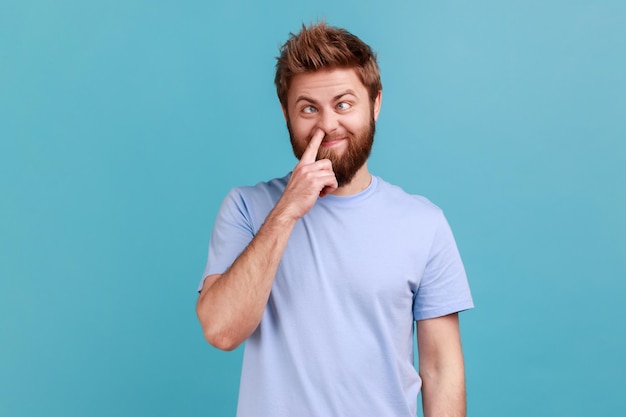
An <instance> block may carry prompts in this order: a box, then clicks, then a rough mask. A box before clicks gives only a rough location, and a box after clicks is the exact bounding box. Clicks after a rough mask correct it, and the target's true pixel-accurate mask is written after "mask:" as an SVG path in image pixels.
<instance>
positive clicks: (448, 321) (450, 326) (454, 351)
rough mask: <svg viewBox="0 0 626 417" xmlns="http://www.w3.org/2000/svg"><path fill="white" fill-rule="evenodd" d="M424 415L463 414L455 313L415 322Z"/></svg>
mask: <svg viewBox="0 0 626 417" xmlns="http://www.w3.org/2000/svg"><path fill="white" fill-rule="evenodd" d="M417 343H418V351H419V373H420V377H421V378H422V404H423V408H424V417H465V415H466V405H465V368H464V364H463V352H462V349H461V337H460V333H459V317H458V314H456V313H454V314H450V315H447V316H443V317H438V318H434V319H429V320H420V321H418V322H417Z"/></svg>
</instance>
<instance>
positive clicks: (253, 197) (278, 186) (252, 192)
mask: <svg viewBox="0 0 626 417" xmlns="http://www.w3.org/2000/svg"><path fill="white" fill-rule="evenodd" d="M289 175H290V174H288V175H286V176H284V177H281V178H274V179H272V180H269V181H262V182H259V183H257V184H256V185H246V186H239V187H235V188H232V189H231V190H230V192H229V193H228V195H227V197H226V198H227V199H230V200H235V201H257V200H259V201H258V202H261V201H263V200H268V199H269V200H275V199H277V197H280V196H281V195H282V193H283V191H284V190H285V186H286V185H287V181H288V180H289Z"/></svg>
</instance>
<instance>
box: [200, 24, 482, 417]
mask: <svg viewBox="0 0 626 417" xmlns="http://www.w3.org/2000/svg"><path fill="white" fill-rule="evenodd" d="M275 84H276V89H277V94H278V98H279V100H280V104H281V107H282V111H283V114H284V116H285V120H286V122H287V128H288V131H289V136H290V138H291V144H292V147H293V151H294V154H295V155H296V157H297V158H298V159H299V162H298V163H297V164H296V166H295V167H294V169H293V171H292V172H291V173H289V174H288V175H286V176H284V177H282V178H277V179H274V180H271V181H268V182H262V183H259V184H257V185H255V186H252V187H239V188H235V189H234V190H232V191H231V192H230V193H229V194H228V196H227V197H226V199H225V200H224V202H223V204H222V206H221V208H220V211H219V214H218V217H217V220H216V223H215V226H214V229H213V233H212V236H211V241H210V244H209V255H208V261H207V265H206V268H205V271H204V274H203V277H202V281H201V283H200V286H199V291H200V296H199V299H198V304H197V314H198V318H199V320H200V323H201V325H202V329H203V331H204V335H205V337H206V339H207V340H208V342H209V343H210V344H212V345H213V346H215V347H217V348H219V349H223V350H232V349H235V348H236V347H237V346H239V345H240V344H241V343H243V342H244V341H245V342H246V345H245V351H244V363H243V370H242V375H241V384H240V390H239V402H238V407H237V415H238V416H239V417H248V416H268V417H278V416H288V417H294V416H298V417H302V416H323V417H329V416H377V417H383V416H384V417H389V416H415V415H416V413H417V397H418V394H419V392H420V389H421V391H422V401H423V409H424V415H425V416H426V417H435V416H442V417H443V416H448V417H452V416H455V417H457V416H465V376H464V364H463V354H462V349H461V341H460V334H459V333H460V332H459V321H458V312H460V311H462V310H466V309H469V308H472V307H473V303H472V298H471V294H470V291H469V287H468V283H467V279H466V276H465V271H464V268H463V264H462V262H461V259H460V256H459V253H458V250H457V247H456V244H455V241H454V238H453V236H452V233H451V231H450V228H449V226H448V223H447V221H446V219H445V217H444V216H443V214H442V211H441V210H440V209H439V208H438V207H437V206H435V205H434V204H432V203H431V202H430V201H428V200H427V199H426V198H424V197H421V196H415V195H409V194H407V193H405V192H404V191H403V190H402V189H400V188H399V187H397V186H394V185H391V184H389V183H387V182H385V181H384V180H383V179H381V178H379V177H376V176H373V175H372V174H370V172H369V170H368V168H367V159H368V157H369V155H370V151H371V148H372V144H373V140H374V130H375V123H376V120H377V118H378V114H379V112H380V108H381V99H382V84H381V81H380V72H379V68H378V64H377V62H376V56H375V54H374V53H373V52H372V50H371V48H370V47H369V46H368V45H367V44H365V43H364V42H363V41H361V40H360V39H359V38H358V37H356V36H354V35H352V34H351V33H349V32H348V31H346V30H344V29H340V28H335V27H330V26H327V25H326V24H324V23H320V24H315V25H311V26H309V27H306V26H303V27H302V29H301V31H300V32H299V33H298V34H295V35H294V34H292V35H291V36H290V38H289V40H288V41H287V42H286V43H285V44H284V45H283V46H282V48H281V50H280V56H279V58H278V62H277V65H276V77H275ZM415 339H416V340H417V345H418V353H419V371H418V370H416V368H415V366H414V358H413V346H414V340H415Z"/></svg>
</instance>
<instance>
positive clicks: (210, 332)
mask: <svg viewBox="0 0 626 417" xmlns="http://www.w3.org/2000/svg"><path fill="white" fill-rule="evenodd" d="M202 330H203V333H204V338H205V339H206V341H207V342H209V344H210V345H211V346H213V347H215V348H217V349H219V350H223V351H226V352H230V351H233V350H235V349H237V348H238V347H239V345H241V343H242V342H243V341H242V340H239V339H237V338H235V337H233V335H232V334H230V332H228V331H224V330H222V329H216V328H215V326H208V325H206V326H205V325H203V326H202Z"/></svg>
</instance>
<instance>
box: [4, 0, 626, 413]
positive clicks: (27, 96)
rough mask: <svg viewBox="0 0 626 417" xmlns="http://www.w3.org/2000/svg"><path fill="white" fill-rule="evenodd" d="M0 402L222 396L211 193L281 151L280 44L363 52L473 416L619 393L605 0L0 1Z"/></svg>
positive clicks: (615, 123) (619, 202) (385, 146)
mask: <svg viewBox="0 0 626 417" xmlns="http://www.w3.org/2000/svg"><path fill="white" fill-rule="evenodd" d="M1 6H2V7H1V8H0V170H1V175H0V190H1V200H0V236H1V237H0V245H1V246H0V415H1V416H15V417H23V416H68V417H69V416H94V417H96V416H110V415H122V416H230V415H233V414H234V410H235V406H236V395H237V388H238V380H239V371H240V361H241V349H239V350H237V351H236V352H234V353H224V352H219V351H217V350H216V349H214V348H212V347H210V346H209V345H208V344H206V343H205V342H204V339H203V337H202V334H201V331H200V328H199V325H198V324H197V322H196V318H195V311H194V308H195V300H196V292H195V290H196V285H197V284H198V280H199V279H200V275H201V273H202V270H203V267H204V262H205V256H206V247H207V243H208V238H209V234H210V232H211V227H212V223H213V220H214V217H215V214H216V211H217V209H218V206H219V203H220V202H221V200H222V198H223V197H224V195H225V194H226V192H227V191H228V190H229V189H230V188H231V187H233V186H236V185H242V184H253V183H256V182H258V181H260V180H265V179H269V178H272V177H275V176H279V175H283V174H284V173H286V172H287V171H289V170H290V169H291V168H292V166H293V165H294V163H295V159H294V158H293V155H292V154H291V150H290V147H289V144H288V138H287V133H286V129H285V126H284V121H283V119H282V114H281V112H280V109H279V104H278V100H277V99H276V97H275V90H274V86H273V83H272V80H273V71H274V57H275V56H276V55H277V50H278V46H279V45H280V44H281V43H282V42H284V41H285V40H286V38H287V35H288V33H289V32H291V31H297V30H299V26H300V24H301V22H309V21H316V20H317V19H319V18H322V17H325V18H326V19H327V21H328V22H329V23H330V24H333V25H339V26H345V27H347V28H348V29H349V30H350V31H352V32H353V33H355V34H356V35H358V36H360V37H361V38H362V39H363V40H365V41H366V42H368V43H369V44H370V45H371V46H372V47H373V48H374V49H375V50H376V51H378V54H379V61H380V66H381V70H382V76H383V85H384V94H383V107H382V112H381V115H380V118H379V123H378V133H377V137H376V144H375V146H374V151H373V156H372V158H371V162H370V168H371V170H372V171H373V172H374V173H375V174H377V175H380V176H382V177H384V178H385V179H386V180H388V181H390V182H393V183H396V184H399V185H401V186H402V187H404V188H405V189H406V190H407V191H409V192H412V193H419V194H423V195H426V196H427V197H429V198H430V199H431V200H432V201H434V202H435V203H436V204H438V205H440V206H441V207H443V208H444V210H445V212H446V214H447V216H448V219H449V221H450V223H451V225H452V227H453V230H454V231H455V235H456V237H457V241H458V245H459V247H460V250H461V253H462V255H463V258H464V261H465V263H466V268H467V271H468V275H469V277H470V281H471V285H472V289H473V293H474V297H475V302H476V305H477V308H476V309H475V310H473V311H471V312H467V313H464V314H463V315H462V331H463V342H464V348H465V354H466V362H467V389H468V404H469V415H470V416H481V417H491V416H493V417H496V416H509V417H516V416H550V417H552V416H589V415H595V416H602V415H616V414H620V413H621V412H623V410H624V409H626V399H625V398H626V397H625V396H624V395H623V390H624V387H625V386H624V375H625V374H626V359H625V357H624V352H626V331H625V330H626V329H625V324H624V323H625V322H624V319H625V318H626V317H625V313H624V310H623V308H622V305H621V303H622V302H623V300H624V299H625V298H626V260H625V259H626V256H625V255H626V238H625V235H626V219H625V213H626V191H625V190H626V187H625V185H624V182H625V181H624V180H625V177H626V175H625V169H626V168H625V167H626V145H625V139H626V122H625V120H626V117H625V116H626V81H625V80H626V75H625V74H626V53H625V51H626V30H625V28H626V3H625V2H623V1H618V0H615V1H609V0H595V1H591V0H588V1H584V0H547V1H546V0H543V1H539V0H529V1H502V0H492V1H488V0H477V1H473V2H466V1H459V0H457V1H445V0H444V1H388V2H380V1H377V2H373V1H365V0H359V1H351V0H349V1H345V2H334V1H327V0H321V1H316V2H291V1H274V2H271V3H265V2H254V1H229V2H226V1H224V2H206V1H204V2H202V1H177V2H175V1H147V0H146V1H138V0H124V1H121V0H109V1H88V2H85V1H77V0H64V1H55V2H52V1H43V0H21V1H19V2H17V1H8V0H5V1H2V4H1Z"/></svg>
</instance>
